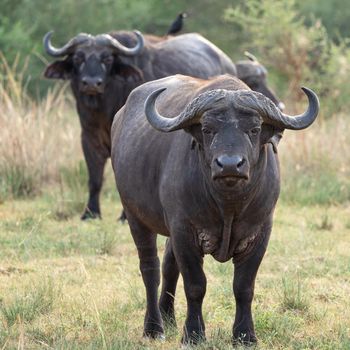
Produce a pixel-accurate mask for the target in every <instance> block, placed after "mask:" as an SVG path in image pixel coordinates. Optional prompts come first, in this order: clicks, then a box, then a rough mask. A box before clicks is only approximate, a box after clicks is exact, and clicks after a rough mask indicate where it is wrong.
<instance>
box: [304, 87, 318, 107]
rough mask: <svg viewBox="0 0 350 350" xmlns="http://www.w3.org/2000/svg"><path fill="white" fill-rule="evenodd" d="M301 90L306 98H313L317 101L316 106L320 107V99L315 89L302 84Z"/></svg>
mask: <svg viewBox="0 0 350 350" xmlns="http://www.w3.org/2000/svg"><path fill="white" fill-rule="evenodd" d="M301 90H303V91H304V94H305V95H306V96H307V97H308V99H310V98H311V99H314V100H315V102H316V103H317V108H319V107H320V100H319V98H318V96H317V94H316V92H315V91H313V90H311V89H309V88H307V87H306V86H302V87H301Z"/></svg>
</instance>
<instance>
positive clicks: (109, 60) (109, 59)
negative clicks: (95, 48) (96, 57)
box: [101, 55, 114, 65]
mask: <svg viewBox="0 0 350 350" xmlns="http://www.w3.org/2000/svg"><path fill="white" fill-rule="evenodd" d="M101 61H102V63H104V64H106V65H110V64H112V63H113V61H114V58H113V56H112V55H109V56H104V57H102V60H101Z"/></svg>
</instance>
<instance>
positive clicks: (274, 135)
mask: <svg viewBox="0 0 350 350" xmlns="http://www.w3.org/2000/svg"><path fill="white" fill-rule="evenodd" d="M282 136H283V129H279V128H276V127H274V126H272V125H269V124H263V125H262V130H261V135H260V143H261V145H265V144H267V143H271V144H272V147H273V151H274V152H275V153H277V146H278V144H279V142H280V140H281V138H282Z"/></svg>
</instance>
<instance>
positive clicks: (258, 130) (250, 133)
mask: <svg viewBox="0 0 350 350" xmlns="http://www.w3.org/2000/svg"><path fill="white" fill-rule="evenodd" d="M260 130H261V129H260V128H259V127H255V128H253V129H250V130H249V135H250V136H252V137H254V136H257V135H258V134H259V132H260Z"/></svg>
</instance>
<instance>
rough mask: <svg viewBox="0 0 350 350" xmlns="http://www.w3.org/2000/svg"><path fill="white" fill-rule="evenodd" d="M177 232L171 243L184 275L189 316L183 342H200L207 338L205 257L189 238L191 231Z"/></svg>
mask: <svg viewBox="0 0 350 350" xmlns="http://www.w3.org/2000/svg"><path fill="white" fill-rule="evenodd" d="M172 232H174V231H172ZM177 233H179V234H176V239H173V238H172V239H171V245H172V248H173V251H174V255H175V258H176V262H177V265H178V267H179V270H180V272H181V275H182V277H183V281H184V287H185V294H186V300H187V316H186V321H185V326H184V334H183V337H182V343H184V344H188V343H189V344H198V343H199V342H201V341H202V340H204V339H205V325H204V320H203V314H202V304H203V299H204V296H205V292H206V287H207V280H206V277H205V274H204V271H203V257H202V255H201V253H200V252H199V250H198V248H197V247H196V246H195V244H194V242H193V241H191V240H189V235H188V234H189V233H190V232H177Z"/></svg>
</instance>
